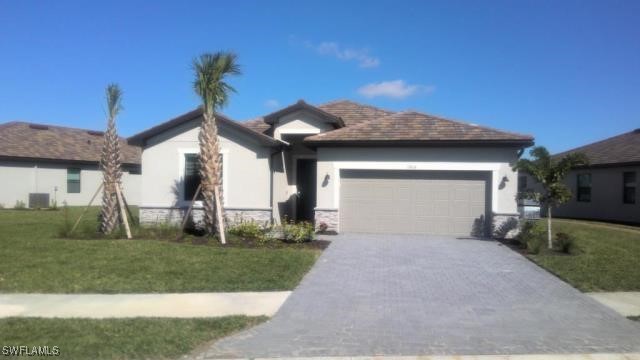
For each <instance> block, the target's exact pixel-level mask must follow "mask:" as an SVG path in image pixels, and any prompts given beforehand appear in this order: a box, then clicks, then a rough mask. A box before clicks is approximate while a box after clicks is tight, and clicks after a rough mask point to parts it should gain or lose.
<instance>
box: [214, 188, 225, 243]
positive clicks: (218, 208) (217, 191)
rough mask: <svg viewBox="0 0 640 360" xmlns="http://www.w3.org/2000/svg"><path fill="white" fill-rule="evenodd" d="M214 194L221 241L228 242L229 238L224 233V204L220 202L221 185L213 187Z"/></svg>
mask: <svg viewBox="0 0 640 360" xmlns="http://www.w3.org/2000/svg"><path fill="white" fill-rule="evenodd" d="M213 193H214V196H215V197H216V199H215V200H216V216H217V218H218V233H220V243H222V244H226V243H227V239H226V236H225V233H224V219H223V218H222V204H220V200H221V199H220V187H219V186H218V185H216V186H215V187H214V188H213Z"/></svg>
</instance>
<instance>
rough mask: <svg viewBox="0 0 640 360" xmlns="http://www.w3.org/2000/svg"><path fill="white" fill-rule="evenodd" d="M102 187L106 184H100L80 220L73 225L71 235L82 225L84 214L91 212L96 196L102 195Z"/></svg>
mask: <svg viewBox="0 0 640 360" xmlns="http://www.w3.org/2000/svg"><path fill="white" fill-rule="evenodd" d="M102 186H104V184H102V183H101V184H100V186H98V190H96V193H95V194H93V197H92V198H91V200H90V201H89V205H87V207H85V208H84V210H82V214H80V217H79V218H78V220H76V223H75V224H73V227H72V228H71V231H69V234H71V233H73V231H74V230H75V229H76V228H77V227H78V224H80V220H82V217H83V216H84V214H86V212H87V210H89V208H90V207H91V204H93V200H95V199H96V196H98V193H100V190H102Z"/></svg>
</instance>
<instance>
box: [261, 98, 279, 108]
mask: <svg viewBox="0 0 640 360" xmlns="http://www.w3.org/2000/svg"><path fill="white" fill-rule="evenodd" d="M264 106H266V107H268V108H270V109H275V108H277V107H280V102H279V101H278V100H276V99H269V100H267V101H265V102H264Z"/></svg>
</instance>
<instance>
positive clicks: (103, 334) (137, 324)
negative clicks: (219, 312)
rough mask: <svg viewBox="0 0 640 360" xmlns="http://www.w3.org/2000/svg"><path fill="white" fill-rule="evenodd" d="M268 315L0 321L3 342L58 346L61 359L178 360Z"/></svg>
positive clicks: (20, 319) (260, 320)
mask: <svg viewBox="0 0 640 360" xmlns="http://www.w3.org/2000/svg"><path fill="white" fill-rule="evenodd" d="M265 320H266V318H265V317H245V316H229V317H223V318H214V319H159V318H135V319H109V320H107V319H105V320H89V319H43V318H6V319H0V339H2V343H1V344H0V345H2V346H20V345H23V346H29V347H30V348H31V347H33V346H49V348H50V349H52V348H53V346H57V347H58V348H59V351H60V356H59V357H56V358H61V359H174V358H177V357H179V356H180V355H183V354H186V353H189V352H190V351H192V350H193V349H194V348H197V347H198V346H201V345H204V344H205V343H207V342H210V341H213V340H215V339H218V338H221V337H223V336H226V335H229V334H231V333H233V332H237V331H240V330H243V329H245V328H248V327H250V326H254V325H256V324H258V323H260V322H262V321H265Z"/></svg>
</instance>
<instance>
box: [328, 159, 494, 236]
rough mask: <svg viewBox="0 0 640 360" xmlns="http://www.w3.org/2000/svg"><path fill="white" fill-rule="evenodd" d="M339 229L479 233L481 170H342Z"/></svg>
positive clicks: (483, 189) (483, 204) (483, 206)
mask: <svg viewBox="0 0 640 360" xmlns="http://www.w3.org/2000/svg"><path fill="white" fill-rule="evenodd" d="M340 176H341V179H340V228H341V231H343V232H369V233H397V234H433V235H455V236H483V235H484V234H485V231H486V221H485V218H486V214H487V213H488V211H487V204H489V201H488V199H487V197H488V191H487V189H488V188H489V187H488V186H487V183H488V179H489V174H488V173H485V172H454V171H451V172H444V171H395V170H380V171H377V170H376V171H373V170H342V172H341V174H340Z"/></svg>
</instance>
